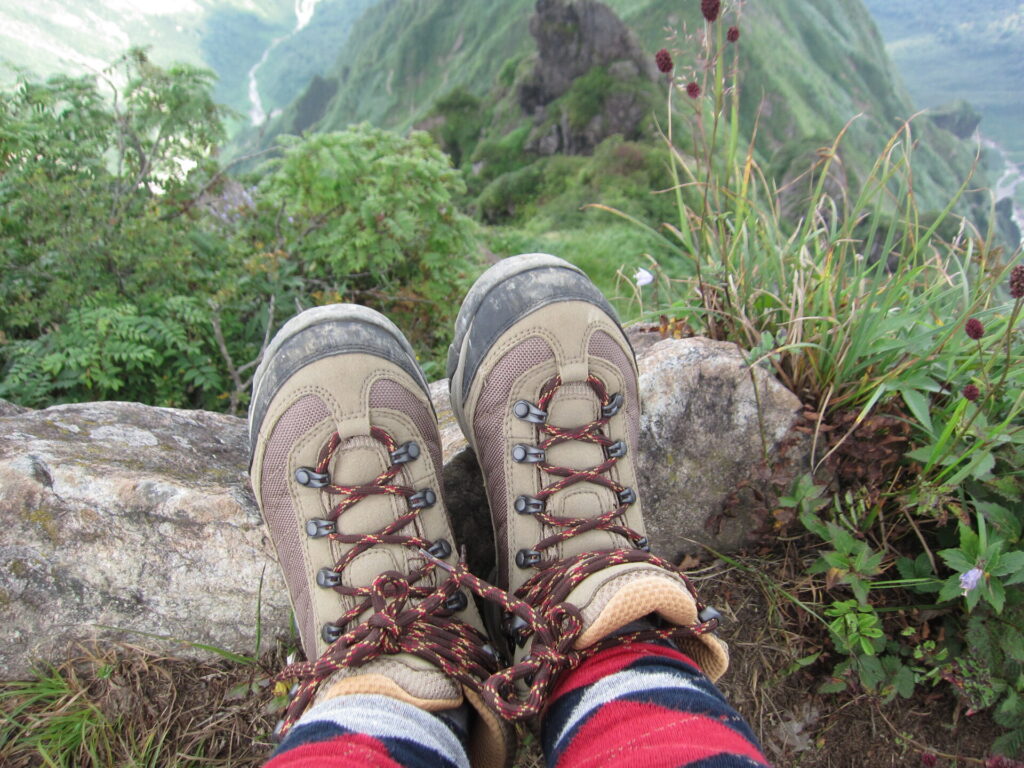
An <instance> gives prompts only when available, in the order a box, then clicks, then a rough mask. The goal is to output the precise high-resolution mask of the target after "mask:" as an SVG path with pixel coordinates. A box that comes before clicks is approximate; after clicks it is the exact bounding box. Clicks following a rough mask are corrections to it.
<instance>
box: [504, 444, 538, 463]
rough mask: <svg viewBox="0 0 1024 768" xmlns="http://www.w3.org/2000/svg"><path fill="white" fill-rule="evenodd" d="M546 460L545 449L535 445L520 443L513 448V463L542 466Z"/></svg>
mask: <svg viewBox="0 0 1024 768" xmlns="http://www.w3.org/2000/svg"><path fill="white" fill-rule="evenodd" d="M544 458H545V457H544V449H542V448H538V447H537V446H535V445H523V444H522V443H520V444H519V445H516V446H513V447H512V461H514V462H516V463H517V464H540V463H541V462H542V461H544Z"/></svg>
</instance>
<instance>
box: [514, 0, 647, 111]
mask: <svg viewBox="0 0 1024 768" xmlns="http://www.w3.org/2000/svg"><path fill="white" fill-rule="evenodd" d="M530 34H531V35H533V38H534V39H535V40H536V41H537V64H536V67H535V68H534V72H533V77H532V79H531V80H530V81H528V83H525V84H523V86H522V87H521V88H520V106H522V108H523V110H524V111H525V112H526V113H527V114H532V113H533V112H535V111H536V109H537V108H538V107H543V106H544V105H546V104H548V103H550V102H552V101H554V100H555V99H557V98H558V97H559V96H561V95H562V94H564V93H565V92H566V91H568V90H569V87H570V86H571V85H572V81H573V80H575V79H576V78H578V77H581V76H583V75H585V74H586V73H587V72H589V71H590V70H591V69H592V68H593V67H595V66H609V65H612V64H614V63H615V62H619V61H630V62H633V64H634V66H635V69H628V65H625V64H618V65H617V67H618V69H619V70H621V69H622V68H623V67H626V68H627V71H629V72H630V73H633V72H637V73H640V72H642V73H644V74H645V75H647V76H648V77H649V79H652V80H653V79H654V77H655V71H654V62H653V60H652V59H651V57H650V56H648V55H646V54H645V53H644V51H643V49H642V48H641V47H640V44H639V43H638V42H637V40H636V37H635V36H634V35H633V33H632V31H630V29H629V27H627V26H626V25H625V24H623V23H622V21H621V20H620V19H619V17H618V16H616V15H615V12H614V11H613V10H612V9H611V8H609V7H608V6H607V5H605V4H604V3H599V2H595V1H594V0H537V5H536V12H535V13H534V15H533V16H531V17H530Z"/></svg>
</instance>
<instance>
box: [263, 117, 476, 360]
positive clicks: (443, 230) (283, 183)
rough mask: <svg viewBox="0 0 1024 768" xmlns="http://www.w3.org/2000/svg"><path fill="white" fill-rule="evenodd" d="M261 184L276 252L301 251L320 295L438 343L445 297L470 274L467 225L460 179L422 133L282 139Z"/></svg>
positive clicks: (442, 339)
mask: <svg viewBox="0 0 1024 768" xmlns="http://www.w3.org/2000/svg"><path fill="white" fill-rule="evenodd" d="M281 146H282V149H283V153H282V156H281V157H280V158H279V159H277V160H274V161H272V162H271V163H270V164H269V166H268V169H267V170H268V172H267V174H266V176H265V177H264V179H263V181H262V182H261V184H260V188H259V191H260V196H261V205H262V206H265V207H266V210H267V212H268V213H269V212H270V211H275V212H277V221H276V223H275V227H276V229H277V240H278V244H279V247H280V248H282V249H283V250H285V251H287V252H289V253H296V254H298V253H301V255H302V271H301V274H302V276H303V278H304V280H305V281H307V282H311V283H312V284H314V285H316V286H317V291H318V292H319V295H320V296H321V298H323V299H325V300H326V299H327V298H329V297H330V298H333V299H334V300H338V299H340V298H341V297H343V296H344V297H348V298H349V299H350V300H351V299H356V300H358V301H359V302H360V303H364V304H367V305H369V306H375V307H377V308H380V309H382V310H384V311H386V312H387V314H388V315H389V316H391V317H392V318H393V319H395V320H396V322H398V323H399V325H400V326H401V327H402V328H403V330H404V331H405V332H406V333H407V334H409V335H410V338H411V339H413V340H414V341H415V342H418V343H419V344H420V345H425V346H426V347H427V348H438V349H439V348H440V347H441V346H442V345H443V344H445V343H447V340H448V334H449V333H450V329H449V325H450V322H449V321H450V320H451V319H453V317H454V315H453V313H454V311H455V308H454V307H453V305H452V301H451V297H452V296H453V295H457V293H458V291H459V289H460V288H461V287H462V286H464V285H465V284H466V283H467V282H468V281H469V278H470V268H471V265H472V262H471V260H470V259H471V256H472V254H473V253H474V250H475V249H474V232H473V228H472V223H471V222H470V221H469V220H468V219H467V218H466V217H465V216H463V215H462V214H460V213H459V212H458V210H457V209H456V207H455V204H454V202H453V196H454V195H457V194H459V193H460V192H462V191H464V187H463V186H462V180H461V176H460V175H459V174H458V173H457V172H456V171H455V170H454V169H452V168H451V166H450V164H449V162H448V159H447V158H446V157H445V156H444V154H442V153H441V151H440V150H439V149H438V148H437V146H436V145H435V144H434V143H433V141H432V139H431V138H430V136H429V135H427V134H425V133H420V132H416V133H412V134H410V136H409V137H408V138H402V137H401V136H398V135H397V134H395V133H391V132H389V131H383V130H380V129H377V128H372V127H370V126H369V125H361V126H356V127H353V128H351V129H349V130H347V131H343V132H339V133H330V134H318V135H314V136H310V137H309V138H306V139H301V140H300V139H296V138H292V137H285V138H283V139H282V140H281Z"/></svg>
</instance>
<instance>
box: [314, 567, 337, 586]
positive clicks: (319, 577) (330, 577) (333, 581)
mask: <svg viewBox="0 0 1024 768" xmlns="http://www.w3.org/2000/svg"><path fill="white" fill-rule="evenodd" d="M316 583H317V586H318V587H320V588H321V589H332V588H334V587H338V586H341V574H340V573H338V572H337V571H336V570H334V569H333V568H321V569H320V570H319V571H317V572H316Z"/></svg>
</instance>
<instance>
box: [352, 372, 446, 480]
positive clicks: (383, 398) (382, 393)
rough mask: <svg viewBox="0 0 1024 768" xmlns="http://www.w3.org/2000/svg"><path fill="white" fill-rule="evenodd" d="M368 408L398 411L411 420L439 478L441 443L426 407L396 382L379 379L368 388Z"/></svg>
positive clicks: (433, 421)
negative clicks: (424, 442)
mask: <svg viewBox="0 0 1024 768" xmlns="http://www.w3.org/2000/svg"><path fill="white" fill-rule="evenodd" d="M370 407H371V408H387V409H389V410H392V411H400V412H401V413H404V414H405V415H406V416H408V417H409V418H410V419H412V421H413V424H415V425H416V429H417V430H418V431H419V433H420V435H422V436H423V439H424V440H425V441H426V443H427V447H428V448H429V450H430V458H431V460H432V461H433V462H434V471H435V472H436V473H437V475H438V477H440V476H441V469H442V467H443V463H442V460H441V443H440V442H439V441H438V435H437V422H436V421H435V420H434V415H433V413H432V412H431V411H430V410H429V409H428V408H427V406H426V405H425V404H424V403H423V401H422V400H420V399H419V398H418V397H416V396H415V395H414V394H413V393H412V392H410V391H409V390H407V389H406V388H405V387H403V386H402V385H401V384H399V383H398V382H397V381H392V380H391V379H379V380H378V381H375V382H373V386H371V387H370Z"/></svg>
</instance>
